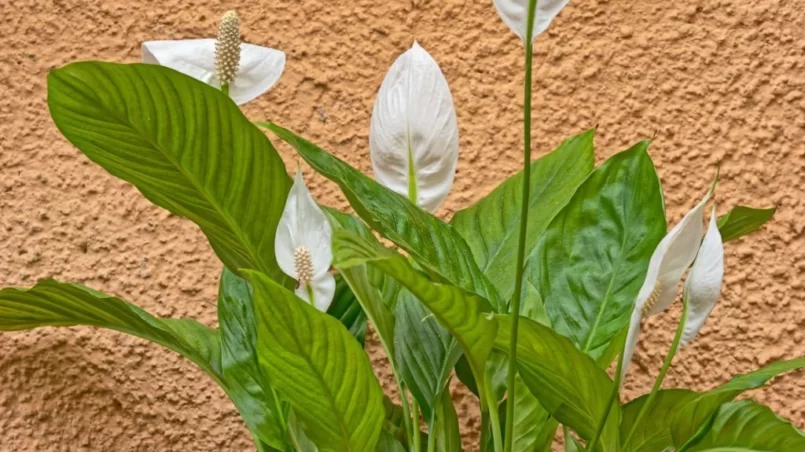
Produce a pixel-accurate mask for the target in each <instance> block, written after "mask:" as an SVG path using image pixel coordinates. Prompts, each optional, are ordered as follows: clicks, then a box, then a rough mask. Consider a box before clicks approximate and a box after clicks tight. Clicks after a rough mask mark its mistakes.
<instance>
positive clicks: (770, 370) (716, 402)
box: [670, 358, 805, 445]
mask: <svg viewBox="0 0 805 452" xmlns="http://www.w3.org/2000/svg"><path fill="white" fill-rule="evenodd" d="M804 368H805V358H800V359H792V360H789V361H779V362H776V363H773V364H769V365H768V366H766V367H764V368H762V369H758V370H756V371H754V372H750V373H748V374H743V375H738V376H736V377H734V378H733V379H732V380H730V381H729V382H727V383H725V384H723V385H721V386H719V387H717V388H715V389H712V390H710V391H707V392H704V393H701V394H700V395H699V396H698V397H697V398H695V399H694V400H692V401H690V402H689V403H687V404H685V405H684V406H683V407H682V408H681V409H679V410H678V411H677V413H676V416H675V418H674V420H673V422H672V423H671V425H670V427H671V437H672V438H673V440H674V444H677V445H681V444H683V443H684V442H685V441H687V440H688V439H689V438H691V437H693V436H694V435H695V434H696V432H697V431H699V429H700V428H701V427H702V425H704V424H705V423H706V422H707V420H708V419H709V418H710V417H711V416H712V415H713V413H715V412H716V410H718V408H719V407H720V406H721V405H723V404H725V403H727V402H730V401H732V400H734V399H735V398H736V397H738V396H739V395H741V394H743V393H744V392H746V391H749V390H752V389H758V388H760V387H762V386H763V385H765V384H766V383H767V382H768V381H769V380H771V379H772V378H774V377H776V376H778V375H780V374H782V373H785V372H790V371H792V370H798V369H804Z"/></svg>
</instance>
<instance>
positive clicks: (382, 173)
mask: <svg viewBox="0 0 805 452" xmlns="http://www.w3.org/2000/svg"><path fill="white" fill-rule="evenodd" d="M369 150H370V154H371V157H372V170H373V171H374V175H375V179H377V181H378V182H380V183H381V184H383V185H385V186H386V187H388V188H389V189H391V190H393V191H395V192H397V193H399V194H401V195H403V196H407V197H408V199H412V200H413V199H415V200H416V203H417V205H419V206H420V207H422V208H423V209H425V210H427V211H429V212H435V211H436V209H438V207H439V205H440V204H441V203H442V201H444V199H445V198H446V197H447V194H448V193H449V192H450V188H451V187H452V186H453V178H454V177H455V173H456V165H457V164H458V122H457V121H456V110H455V108H454V107H453V96H452V95H451V94H450V87H449V86H448V85H447V80H446V79H445V78H444V75H443V74H442V71H441V69H439V65H438V64H437V63H436V60H434V59H433V57H432V56H430V54H429V53H428V52H426V51H425V49H423V48H422V47H421V46H420V45H419V44H418V43H416V42H414V45H413V46H412V47H411V49H409V50H408V51H406V52H405V53H403V54H402V55H400V57H399V58H397V61H395V62H394V64H393V65H392V66H391V68H390V69H389V72H388V73H387V74H386V77H385V79H384V80H383V84H382V85H381V87H380V91H379V92H378V94H377V100H376V101H375V106H374V110H373V111H372V125H371V129H370V131H369Z"/></svg>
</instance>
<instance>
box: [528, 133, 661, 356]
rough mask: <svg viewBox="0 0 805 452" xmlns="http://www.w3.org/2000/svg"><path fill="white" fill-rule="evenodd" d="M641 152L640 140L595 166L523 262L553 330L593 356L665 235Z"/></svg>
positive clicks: (627, 306) (618, 323)
mask: <svg viewBox="0 0 805 452" xmlns="http://www.w3.org/2000/svg"><path fill="white" fill-rule="evenodd" d="M647 149H648V142H641V143H639V144H637V145H635V146H634V147H632V148H631V149H629V150H628V151H625V152H621V153H619V154H616V155H614V156H613V157H611V158H610V159H609V160H607V161H606V162H605V163H604V164H603V165H601V166H600V167H599V168H598V169H596V170H595V171H594V172H593V173H592V175H590V177H589V178H588V179H587V180H586V181H584V183H583V184H582V185H581V186H580V187H579V189H578V190H577V191H576V193H575V194H574V195H573V197H572V199H571V200H570V202H569V203H568V204H567V205H566V206H565V207H564V208H563V209H562V211H561V212H559V214H558V215H557V216H556V217H555V218H554V219H553V221H551V224H550V225H549V226H548V229H546V230H545V233H544V234H543V235H542V237H541V239H540V241H539V244H538V245H537V248H536V249H535V250H534V254H533V256H532V257H531V258H530V259H529V261H528V263H527V270H526V271H527V275H528V280H529V281H531V282H532V283H533V284H534V286H535V287H536V288H537V291H538V292H539V294H540V295H541V297H542V300H543V303H544V304H545V310H546V312H547V313H548V317H549V318H550V320H551V325H552V326H553V328H554V329H555V330H556V331H558V332H559V333H561V334H563V335H565V336H567V337H569V338H570V339H571V340H572V341H573V343H574V344H576V346H577V347H578V348H579V349H580V350H581V351H583V352H585V353H587V354H589V355H590V356H592V357H593V358H596V357H598V356H600V354H601V353H602V352H603V351H604V349H605V348H606V346H607V344H609V342H610V341H611V340H612V339H613V338H614V337H615V336H616V335H617V334H618V333H619V332H620V331H621V329H622V328H623V327H624V325H626V324H627V323H628V321H629V315H630V314H631V311H632V305H633V304H634V300H635V297H636V296H637V293H638V292H639V291H640V286H641V285H642V283H643V278H644V277H645V273H646V269H647V268H648V262H649V259H651V254H652V253H653V252H654V248H656V246H657V244H658V243H659V242H660V240H662V237H663V235H664V234H665V229H666V223H665V212H664V208H663V198H662V192H661V190H660V182H659V179H658V178H657V173H656V171H655V170H654V164H653V163H652V162H651V158H650V157H649V156H648V153H647Z"/></svg>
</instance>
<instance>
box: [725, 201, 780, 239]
mask: <svg viewBox="0 0 805 452" xmlns="http://www.w3.org/2000/svg"><path fill="white" fill-rule="evenodd" d="M776 211H777V207H772V208H770V209H754V208H752V207H744V206H736V207H733V208H732V210H730V211H729V213H727V214H726V215H724V216H723V217H721V218H719V219H718V230H719V232H721V239H722V240H723V241H724V242H727V241H730V240H736V239H739V238H741V237H743V236H745V235H747V234H751V233H753V232H755V231H757V230H758V229H760V227H761V226H763V225H764V224H766V223H767V222H768V221H769V220H771V217H772V216H774V212H776Z"/></svg>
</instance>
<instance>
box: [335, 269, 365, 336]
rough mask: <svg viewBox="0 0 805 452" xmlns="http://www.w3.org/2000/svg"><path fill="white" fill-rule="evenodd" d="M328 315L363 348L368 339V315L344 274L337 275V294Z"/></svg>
mask: <svg viewBox="0 0 805 452" xmlns="http://www.w3.org/2000/svg"><path fill="white" fill-rule="evenodd" d="M327 314H329V315H330V316H331V317H335V318H336V319H338V320H339V321H340V322H341V323H342V324H343V325H344V326H345V327H346V328H347V330H349V333H350V334H352V337H354V338H355V340H357V341H358V343H359V344H361V346H363V345H364V340H365V339H366V313H364V312H363V309H362V308H361V303H360V301H359V300H358V296H357V295H356V294H355V293H354V292H353V290H352V288H350V286H349V284H348V282H347V281H346V276H345V275H343V274H339V275H335V294H334V295H333V302H332V303H331V304H330V307H329V308H327Z"/></svg>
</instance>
